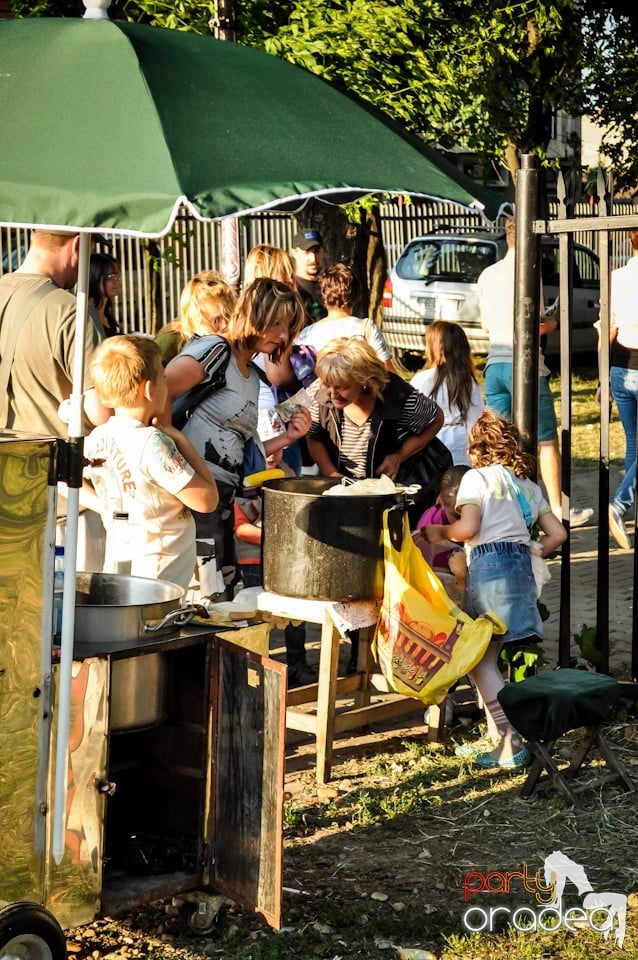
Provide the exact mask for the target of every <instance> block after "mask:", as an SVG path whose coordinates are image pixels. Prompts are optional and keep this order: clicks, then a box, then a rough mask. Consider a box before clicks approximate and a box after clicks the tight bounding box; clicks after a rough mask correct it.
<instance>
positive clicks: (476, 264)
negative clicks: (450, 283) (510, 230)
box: [396, 237, 498, 283]
mask: <svg viewBox="0 0 638 960" xmlns="http://www.w3.org/2000/svg"><path fill="white" fill-rule="evenodd" d="M497 258H498V251H497V246H496V244H493V243H481V242H480V241H472V240H462V239H458V240H452V239H450V238H449V237H441V238H437V237H431V238H428V239H425V240H415V242H414V243H411V244H410V245H409V246H408V247H406V249H405V251H404V252H403V254H402V256H401V257H400V259H399V260H398V262H397V265H396V271H397V274H398V276H399V277H401V278H402V279H403V280H425V281H427V282H428V283H432V282H433V281H434V280H459V281H462V282H463V283H476V281H477V280H478V278H479V274H480V273H481V271H482V270H484V269H485V267H489V266H490V264H492V263H494V262H495V261H496V260H497Z"/></svg>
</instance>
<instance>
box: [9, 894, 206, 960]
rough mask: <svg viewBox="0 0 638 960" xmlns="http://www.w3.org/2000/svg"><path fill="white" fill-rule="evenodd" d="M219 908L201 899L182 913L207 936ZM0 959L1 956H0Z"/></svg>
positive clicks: (190, 927) (199, 934)
mask: <svg viewBox="0 0 638 960" xmlns="http://www.w3.org/2000/svg"><path fill="white" fill-rule="evenodd" d="M218 918H219V909H215V907H214V906H213V905H212V904H210V903H207V902H206V901H205V900H201V901H200V902H199V903H194V904H192V903H189V904H188V908H187V910H186V912H185V913H184V921H185V923H186V927H187V929H188V930H190V931H191V933H194V934H195V936H197V937H207V936H208V934H209V933H212V932H213V930H214V929H215V927H216V926H217V921H218ZM0 960H1V958H0Z"/></svg>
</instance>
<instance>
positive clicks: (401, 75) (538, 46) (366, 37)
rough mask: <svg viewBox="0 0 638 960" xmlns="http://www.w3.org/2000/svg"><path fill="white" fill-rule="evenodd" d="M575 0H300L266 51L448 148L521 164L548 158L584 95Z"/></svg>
mask: <svg viewBox="0 0 638 960" xmlns="http://www.w3.org/2000/svg"><path fill="white" fill-rule="evenodd" d="M574 12H575V0H553V2H547V3H544V2H537V0H523V2H513V0H505V2H504V0H486V2H484V3H482V4H476V3H475V2H474V0H378V2H376V3H374V4H371V3H368V2H367V0H350V2H347V3H343V2H339V0H297V2H295V4H294V10H293V11H292V13H291V16H290V19H289V22H288V24H286V25H285V26H284V27H282V28H281V29H280V30H279V31H278V32H277V33H276V35H272V36H264V37H263V40H262V43H263V46H264V48H265V49H266V50H268V51H270V52H271V53H276V54H277V55H278V56H282V57H285V58H286V59H289V60H291V61H293V62H294V63H297V64H299V65H301V66H304V67H306V69H309V70H311V71H312V72H314V73H318V74H319V75H321V76H323V77H325V79H327V80H330V81H332V82H337V83H341V84H342V85H344V86H346V87H347V88H349V89H351V90H353V91H354V92H355V93H357V94H359V96H361V97H363V98H364V99H366V100H370V101H371V102H372V103H375V104H376V105H377V106H378V107H380V108H381V109H382V110H384V111H385V112H386V113H389V114H390V115H391V116H393V117H395V118H396V119H397V120H399V121H401V122H403V123H404V124H405V125H406V126H407V127H409V128H410V129H412V130H414V131H415V132H416V133H418V134H419V135H421V136H422V137H424V139H426V140H428V141H430V142H433V143H437V144H439V145H441V146H443V147H448V148H449V147H453V146H456V145H461V146H465V147H467V148H469V149H470V150H472V151H473V152H475V153H477V154H479V156H480V157H481V158H482V159H483V160H484V161H485V162H486V163H489V162H491V161H492V160H493V159H494V158H495V157H498V158H501V159H502V160H504V161H505V163H506V165H507V166H508V167H509V169H510V170H515V169H516V167H517V163H518V155H519V154H520V152H521V151H525V152H528V151H534V152H537V153H539V154H540V155H541V156H544V155H545V153H546V150H547V146H548V144H549V140H550V135H551V124H552V116H553V113H554V112H555V110H557V109H559V108H560V109H563V110H564V111H565V112H566V113H569V114H572V115H574V114H576V115H577V114H578V112H579V111H580V108H581V106H582V103H583V88H582V64H583V51H584V41H583V36H582V32H581V29H580V22H579V21H578V19H577V18H576V17H575V16H574Z"/></svg>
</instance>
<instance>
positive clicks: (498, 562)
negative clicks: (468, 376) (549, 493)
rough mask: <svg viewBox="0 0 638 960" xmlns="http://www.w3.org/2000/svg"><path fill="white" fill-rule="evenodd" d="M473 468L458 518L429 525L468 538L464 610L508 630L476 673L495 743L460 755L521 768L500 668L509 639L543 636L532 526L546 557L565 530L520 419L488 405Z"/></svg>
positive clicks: (438, 533)
mask: <svg viewBox="0 0 638 960" xmlns="http://www.w3.org/2000/svg"><path fill="white" fill-rule="evenodd" d="M468 454H469V457H470V461H471V463H472V467H473V469H471V470H469V471H468V472H467V473H466V474H465V476H463V478H462V479H461V483H460V486H459V491H458V494H457V498H456V509H457V512H458V513H459V514H460V518H459V519H458V520H456V521H455V522H454V523H452V524H449V525H446V526H443V525H439V524H433V525H430V526H426V527H424V528H423V530H422V533H423V535H424V537H425V539H426V540H427V541H428V543H439V542H440V541H441V540H453V541H458V542H461V543H465V550H466V555H467V561H468V575H467V587H466V593H465V604H464V607H465V610H466V611H467V613H468V614H469V615H470V616H471V617H479V616H482V615H483V614H485V613H487V612H488V611H490V610H491V611H492V612H494V613H495V614H497V616H499V617H500V618H501V619H502V620H503V621H504V623H505V625H506V626H507V632H506V633H505V634H504V636H502V637H499V638H498V640H492V642H491V643H490V645H489V647H488V649H487V652H486V654H485V656H484V657H483V659H482V660H481V662H480V663H479V664H477V666H476V667H475V668H474V670H473V671H472V678H473V679H474V681H475V683H476V686H477V688H478V690H479V693H480V694H481V697H482V698H483V702H484V705H485V715H486V719H487V729H488V735H489V737H490V739H491V740H492V741H495V746H494V748H493V749H492V750H489V751H488V750H486V751H485V752H481V746H480V745H477V746H476V747H475V746H474V745H472V744H464V745H462V746H461V747H459V748H458V749H457V753H458V754H459V755H461V756H466V757H474V758H475V759H476V762H477V764H478V765H479V766H481V767H505V768H508V769H517V768H519V767H523V766H526V765H527V764H528V763H529V760H530V755H529V751H528V750H527V749H526V748H525V747H524V746H523V744H522V740H521V737H520V734H518V733H517V731H516V730H514V728H513V727H512V725H511V724H510V723H509V721H508V720H507V717H506V716H505V714H504V713H503V709H502V707H501V705H500V703H499V702H498V692H499V690H500V689H501V688H502V687H503V684H504V681H503V678H502V676H501V672H500V670H499V668H498V656H499V653H500V650H501V647H502V645H503V643H514V642H516V643H519V642H521V641H528V642H532V641H537V640H538V639H540V638H541V637H542V634H543V626H542V622H541V619H540V614H539V612H538V606H537V603H536V597H537V589H536V583H535V580H534V575H533V572H532V562H531V556H530V545H531V544H532V542H533V541H532V529H533V528H534V527H535V526H536V525H538V527H539V528H540V531H541V533H542V536H541V539H540V547H541V555H542V556H543V557H547V556H548V555H549V554H550V553H551V552H552V551H553V550H555V549H556V548H557V547H558V546H559V545H560V544H561V543H562V542H563V541H564V540H565V537H566V536H567V533H566V531H565V528H564V527H563V525H562V523H560V522H559V521H558V520H557V519H556V517H555V516H554V514H553V513H552V511H551V509H550V507H549V504H548V503H547V502H546V500H545V498H544V497H543V494H542V491H541V489H540V487H539V486H538V485H537V484H536V483H534V482H533V481H532V480H530V479H529V475H530V474H531V473H532V471H533V467H534V458H533V457H532V455H531V454H529V453H527V452H526V451H525V449H524V448H523V446H522V443H521V439H520V434H519V432H518V429H517V428H516V426H514V424H512V423H510V422H509V421H508V420H504V419H503V418H502V417H499V416H498V415H497V414H495V413H494V412H493V411H491V410H485V411H484V412H483V413H482V414H481V416H480V417H479V418H478V420H477V421H476V423H475V424H474V426H473V427H472V429H471V430H470V434H469V447H468Z"/></svg>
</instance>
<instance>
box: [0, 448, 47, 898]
mask: <svg viewBox="0 0 638 960" xmlns="http://www.w3.org/2000/svg"><path fill="white" fill-rule="evenodd" d="M0 441H2V442H0V837H1V838H2V841H1V842H0V900H4V901H14V900H31V901H34V902H36V903H43V901H44V866H45V816H44V806H43V804H44V799H45V797H44V789H45V788H44V784H45V783H46V771H47V764H48V751H49V719H48V718H49V710H48V681H47V678H46V676H43V674H42V666H41V643H42V632H43V596H44V593H45V583H44V572H43V569H44V554H45V549H47V545H45V539H46V538H45V529H46V524H47V515H48V509H49V505H48V489H47V480H48V475H49V468H50V463H51V458H52V457H53V455H54V444H53V443H52V442H51V441H50V440H40V439H30V440H19V439H13V438H12V436H11V434H6V433H2V432H0ZM48 549H51V548H50V547H48ZM48 589H49V590H50V596H49V608H48V609H49V610H51V606H50V603H51V601H52V596H53V584H52V582H51V583H50V584H49V585H48ZM50 628H51V624H50V623H49V635H48V637H46V638H45V642H46V643H48V644H49V648H50V643H51V635H50V633H51V630H50Z"/></svg>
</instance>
